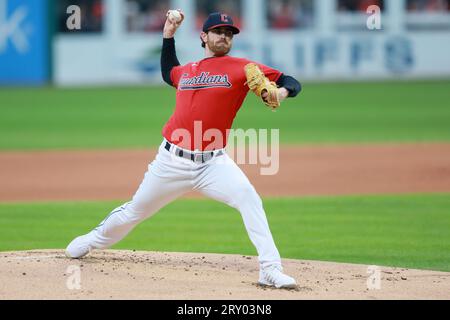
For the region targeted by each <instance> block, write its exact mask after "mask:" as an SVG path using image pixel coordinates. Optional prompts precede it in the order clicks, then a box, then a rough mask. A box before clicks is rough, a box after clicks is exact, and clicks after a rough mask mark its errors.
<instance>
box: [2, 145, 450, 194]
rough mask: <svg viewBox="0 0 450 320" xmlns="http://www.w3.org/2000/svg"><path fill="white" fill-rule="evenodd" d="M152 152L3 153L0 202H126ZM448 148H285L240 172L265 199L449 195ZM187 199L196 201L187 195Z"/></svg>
mask: <svg viewBox="0 0 450 320" xmlns="http://www.w3.org/2000/svg"><path fill="white" fill-rule="evenodd" d="M154 156H155V150H109V151H37V152H1V153H0V176H1V177H2V179H0V201H31V200H36V201H52V200H117V199H129V198H130V197H131V196H132V195H133V194H134V192H135V191H136V189H137V187H138V186H139V184H140V182H141V180H142V178H143V176H144V173H145V171H146V170H147V165H148V163H149V162H150V161H152V160H153V158H154ZM449 159H450V144H449V143H440V144H439V143H435V144H433V143H431V144H398V145H395V144H387V145H381V144H380V145H336V146H290V147H289V146H283V147H281V149H280V163H279V172H278V173H277V174H276V175H274V176H263V175H261V174H260V170H261V168H263V167H264V166H261V165H242V166H241V168H242V169H243V170H244V172H245V173H246V174H247V175H248V177H249V179H250V181H251V182H252V184H253V185H254V186H255V187H256V190H257V191H258V193H259V194H261V195H262V196H277V197H278V196H304V195H343V194H380V193H381V194H387V193H421V192H450V161H449ZM189 196H197V195H196V194H190V195H189Z"/></svg>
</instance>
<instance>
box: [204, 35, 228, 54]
mask: <svg viewBox="0 0 450 320" xmlns="http://www.w3.org/2000/svg"><path fill="white" fill-rule="evenodd" d="M208 47H209V50H211V51H212V52H213V53H214V56H215V57H222V56H224V55H226V54H228V53H229V52H230V50H231V47H232V45H231V41H227V40H217V41H216V42H214V41H213V40H211V39H208Z"/></svg>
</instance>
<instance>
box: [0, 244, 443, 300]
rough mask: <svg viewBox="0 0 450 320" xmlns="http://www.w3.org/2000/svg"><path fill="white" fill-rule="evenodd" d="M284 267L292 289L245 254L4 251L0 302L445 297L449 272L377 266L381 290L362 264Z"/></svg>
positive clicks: (294, 262)
mask: <svg viewBox="0 0 450 320" xmlns="http://www.w3.org/2000/svg"><path fill="white" fill-rule="evenodd" d="M283 264H284V270H285V272H286V273H288V274H290V275H292V276H293V277H295V278H296V280H297V282H298V288H297V289H293V290H276V289H268V288H262V287H260V286H258V285H257V284H256V282H257V279H258V268H257V266H258V263H257V259H256V257H249V256H240V255H222V254H220V255H219V254H204V253H202V254H191V253H163V252H158V253H156V252H132V251H112V250H106V251H94V252H92V253H91V255H90V256H87V257H86V258H84V259H81V260H70V259H67V258H65V256H64V254H63V251H62V250H39V251H23V252H15V253H12V252H2V253H0V270H2V272H1V273H0V300H3V299H168V300H172V299H183V300H189V299H205V300H210V299H226V300H229V299H244V300H245V299H248V300H253V299H283V300H287V299H450V273H448V272H436V271H424V270H410V269H403V268H390V267H379V274H380V287H379V289H375V287H373V289H372V288H371V289H370V290H369V289H368V287H367V280H368V277H369V276H370V274H368V266H365V265H355V264H340V263H331V262H317V261H300V260H290V259H283ZM78 270H79V271H78ZM78 275H79V277H78ZM77 279H79V280H80V281H77ZM374 283H376V282H374ZM78 284H79V287H78V288H77V285H78ZM69 288H72V289H69Z"/></svg>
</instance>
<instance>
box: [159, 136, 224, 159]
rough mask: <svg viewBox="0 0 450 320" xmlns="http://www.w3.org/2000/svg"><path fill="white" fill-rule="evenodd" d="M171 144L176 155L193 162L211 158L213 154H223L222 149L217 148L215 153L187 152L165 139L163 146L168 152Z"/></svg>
mask: <svg viewBox="0 0 450 320" xmlns="http://www.w3.org/2000/svg"><path fill="white" fill-rule="evenodd" d="M172 146H173V147H174V153H175V155H176V156H178V157H181V158H185V159H188V160H191V161H193V162H195V163H205V162H206V161H209V160H211V159H212V158H213V157H214V156H216V157H218V156H221V155H223V151H222V150H219V151H218V152H217V153H216V154H214V152H213V151H206V152H188V151H185V150H182V149H180V148H178V147H177V146H176V145H173V144H171V143H170V142H168V141H166V145H165V146H164V148H165V149H166V150H167V151H169V152H170V148H171V147H172Z"/></svg>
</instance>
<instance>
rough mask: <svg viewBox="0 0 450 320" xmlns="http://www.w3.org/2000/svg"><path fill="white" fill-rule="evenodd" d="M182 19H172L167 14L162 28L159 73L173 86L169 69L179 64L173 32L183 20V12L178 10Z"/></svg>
mask: <svg viewBox="0 0 450 320" xmlns="http://www.w3.org/2000/svg"><path fill="white" fill-rule="evenodd" d="M180 13H181V16H182V18H183V19H182V20H181V21H180V22H178V23H177V22H175V21H172V20H171V18H170V17H169V15H168V14H167V15H166V16H167V19H166V23H165V25H164V30H163V45H162V50H161V74H162V78H163V80H164V81H165V82H166V83H167V84H169V85H170V86H173V85H174V84H173V81H172V79H171V76H170V74H171V71H172V69H173V68H174V67H176V66H179V65H180V62H179V61H178V58H177V53H176V51H175V39H174V36H175V32H176V31H177V29H178V28H179V27H180V25H181V23H182V22H183V20H184V14H183V13H182V12H181V11H180Z"/></svg>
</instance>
